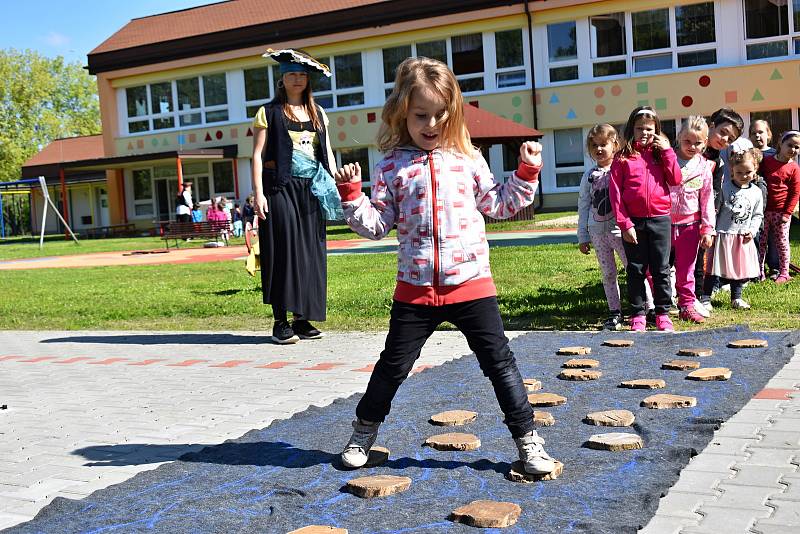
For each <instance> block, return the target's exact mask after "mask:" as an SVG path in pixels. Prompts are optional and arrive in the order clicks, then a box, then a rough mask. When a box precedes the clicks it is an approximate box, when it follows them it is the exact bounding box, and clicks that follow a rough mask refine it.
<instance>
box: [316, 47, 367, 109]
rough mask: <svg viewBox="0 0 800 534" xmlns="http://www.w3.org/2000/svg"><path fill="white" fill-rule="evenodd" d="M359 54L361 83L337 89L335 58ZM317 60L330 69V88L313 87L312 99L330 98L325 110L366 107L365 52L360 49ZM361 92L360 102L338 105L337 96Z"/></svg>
mask: <svg viewBox="0 0 800 534" xmlns="http://www.w3.org/2000/svg"><path fill="white" fill-rule="evenodd" d="M355 54H359V55H360V56H361V85H360V86H355V87H346V88H344V89H339V88H337V86H336V58H337V57H342V56H351V55H355ZM318 60H319V61H320V62H322V63H325V64H326V65H328V66H329V67H330V69H331V77H330V78H328V79H329V80H330V82H331V88H330V89H329V90H325V91H323V90H318V89H316V88H315V89H314V99H315V100H322V99H323V98H325V97H330V98H331V103H332V105H331V106H330V107H328V108H325V107H324V106H322V105H321V104H320V106H322V107H323V108H324V109H326V110H327V111H338V110H347V109H358V108H360V107H367V106H368V102H367V92H368V91H367V84H366V83H365V79H366V77H365V76H364V65H365V64H366V56H365V53H364V52H362V51H354V52H348V53H342V54H337V55H329V56H322V57H320V58H318ZM359 93H360V94H361V96H362V98H363V100H364V102H363V103H361V104H353V105H352V106H340V105H339V99H338V97H339V96H346V95H354V94H359Z"/></svg>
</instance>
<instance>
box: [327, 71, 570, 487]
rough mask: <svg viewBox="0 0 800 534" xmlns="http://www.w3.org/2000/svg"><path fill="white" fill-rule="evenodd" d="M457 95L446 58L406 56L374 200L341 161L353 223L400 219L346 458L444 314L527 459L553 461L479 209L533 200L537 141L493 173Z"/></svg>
mask: <svg viewBox="0 0 800 534" xmlns="http://www.w3.org/2000/svg"><path fill="white" fill-rule="evenodd" d="M463 105H464V104H463V98H462V96H461V91H460V90H459V87H458V83H457V81H456V79H455V76H454V75H453V73H452V72H451V71H450V70H449V69H448V68H447V66H446V65H445V64H443V63H441V62H439V61H436V60H432V59H427V58H409V59H407V60H405V61H404V62H403V63H401V64H400V66H399V67H398V69H397V77H396V79H395V86H394V90H393V92H392V94H391V95H390V96H389V98H388V99H387V101H386V105H385V106H384V108H383V113H382V119H383V124H382V125H381V129H380V132H379V134H378V148H380V149H381V151H383V152H384V153H386V154H387V156H386V157H385V158H384V159H383V161H381V162H380V163H379V164H378V165H377V166H376V168H375V174H374V187H373V188H372V199H371V200H370V199H368V198H367V197H366V196H365V195H364V194H363V193H362V192H361V169H360V167H359V166H358V164H355V165H353V164H350V165H347V166H345V167H344V168H342V169H339V170H338V171H337V172H336V181H337V183H338V186H339V193H340V195H341V197H342V207H343V209H344V212H345V219H346V220H347V223H348V224H349V225H350V227H351V228H352V229H353V230H355V232H356V233H358V234H359V235H361V236H364V237H367V238H370V239H381V238H382V237H384V236H385V235H386V234H387V233H388V232H389V230H391V229H392V228H393V227H394V225H395V224H396V225H397V237H398V240H399V242H400V244H399V254H398V269H397V286H396V289H395V293H394V301H393V304H392V310H391V318H390V322H389V333H388V335H387V337H386V346H385V349H384V350H383V352H381V355H380V359H379V361H378V363H377V364H376V365H375V369H374V370H373V371H372V376H371V377H370V381H369V385H368V386H367V391H366V393H365V394H364V396H363V397H362V399H361V401H360V402H359V403H358V407H357V408H356V416H357V419H356V420H355V421H354V422H353V428H354V431H353V434H352V436H351V438H350V440H349V441H348V443H347V445H346V446H345V449H344V451H343V452H342V455H341V458H342V463H343V464H344V465H345V466H347V467H361V466H363V465H364V464H365V463H366V461H367V458H368V455H369V450H370V447H372V445H373V444H374V442H375V439H376V437H377V435H378V427H379V426H380V424H381V422H383V421H384V420H385V418H386V416H387V415H388V414H389V409H390V406H391V402H392V399H393V398H394V396H395V394H396V392H397V389H398V388H399V387H400V384H401V383H402V382H403V381H404V380H405V379H406V377H407V376H408V373H409V372H410V370H411V368H412V366H413V365H414V361H415V360H416V359H417V358H418V357H419V354H420V350H421V349H422V346H423V345H424V344H425V341H426V340H427V339H428V337H430V335H431V334H432V333H433V331H434V330H435V329H436V327H437V326H439V325H440V324H441V323H443V322H445V321H447V322H450V323H452V324H454V325H455V326H456V327H457V328H458V329H459V330H461V332H462V333H463V334H464V335H465V336H466V338H467V341H468V342H469V345H470V347H471V348H472V349H473V350H474V351H475V354H476V355H477V357H478V362H479V363H480V367H481V370H482V371H483V373H484V375H486V376H487V377H488V378H489V379H490V380H491V381H492V385H493V386H494V390H495V394H496V395H497V400H498V402H499V404H500V408H501V409H502V411H503V413H504V415H505V422H506V425H507V426H508V428H509V430H510V431H511V435H512V437H513V438H514V441H515V442H516V445H517V448H518V450H519V455H520V460H522V462H523V464H524V466H525V470H526V471H528V472H529V473H549V472H550V471H552V470H553V468H554V461H553V459H552V458H550V456H548V455H547V453H546V452H545V451H544V449H543V448H542V444H543V443H544V440H543V439H541V438H540V437H539V436H538V435H537V433H536V431H535V430H534V429H533V410H532V408H531V406H530V404H529V402H528V399H527V392H526V389H525V386H524V384H523V382H522V376H521V375H520V372H519V370H518V368H517V364H516V361H515V359H514V355H513V353H512V352H511V350H510V349H509V347H508V339H507V338H506V337H505V333H504V331H503V321H502V319H501V317H500V310H499V308H498V304H497V296H496V295H497V291H496V289H495V286H494V282H493V281H492V275H491V271H490V269H489V245H488V243H487V241H486V229H485V226H484V221H483V217H482V216H481V214H484V215H488V216H490V217H493V218H499V219H502V218H506V217H510V216H512V215H514V214H515V213H516V212H518V211H519V210H520V209H522V208H524V207H525V206H527V205H529V204H531V203H532V202H533V197H534V194H535V192H536V185H537V180H538V177H539V169H540V168H541V166H542V158H541V145H539V144H538V143H534V142H527V143H524V144H523V145H522V147H521V148H520V159H521V163H520V164H519V168H518V169H517V172H516V173H514V175H513V176H512V177H511V178H510V179H509V180H508V182H507V183H505V184H502V185H501V184H499V183H497V182H496V181H495V179H494V177H493V176H492V173H491V172H490V171H489V167H488V165H487V164H486V161H485V160H484V159H483V156H481V153H480V152H479V151H478V150H476V149H475V148H474V147H473V146H472V144H471V141H470V137H469V133H468V132H467V129H466V126H465V123H464V111H463Z"/></svg>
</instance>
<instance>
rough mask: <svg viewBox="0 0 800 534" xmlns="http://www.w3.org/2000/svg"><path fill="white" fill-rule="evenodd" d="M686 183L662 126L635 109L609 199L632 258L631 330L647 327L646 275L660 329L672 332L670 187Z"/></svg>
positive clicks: (645, 108)
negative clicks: (651, 289) (649, 279)
mask: <svg viewBox="0 0 800 534" xmlns="http://www.w3.org/2000/svg"><path fill="white" fill-rule="evenodd" d="M680 183H681V169H680V167H679V166H678V159H677V157H676V156H675V151H674V150H672V147H671V146H670V144H669V139H667V137H666V136H665V135H663V134H662V133H661V121H660V120H659V119H658V115H656V112H655V111H654V110H653V109H652V108H651V107H649V106H641V107H637V108H636V109H634V110H633V111H632V112H631V114H630V116H629V117H628V122H627V123H626V124H625V144H624V145H623V147H622V150H620V151H619V153H618V154H617V156H616V157H615V158H614V163H612V165H611V182H610V184H609V197H610V199H611V208H612V210H613V211H614V215H615V217H616V219H617V225H619V228H620V230H621V231H622V239H623V240H624V242H625V243H624V246H625V255H626V256H627V258H628V267H627V273H628V298H629V301H630V304H631V309H632V316H631V330H633V331H634V332H644V331H645V328H646V318H645V316H646V311H645V307H644V302H645V295H646V293H645V284H646V283H647V281H646V279H645V274H646V273H647V272H648V270H649V272H650V274H651V276H652V278H653V304H654V305H655V314H656V328H658V329H659V330H661V331H665V332H672V331H673V330H674V328H673V326H672V320H671V319H670V318H669V308H670V306H671V304H672V288H671V287H670V276H669V271H670V268H669V251H670V245H671V230H672V221H671V219H670V207H671V201H670V192H669V186H677V185H680Z"/></svg>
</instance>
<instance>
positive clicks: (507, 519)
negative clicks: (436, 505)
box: [449, 501, 522, 528]
mask: <svg viewBox="0 0 800 534" xmlns="http://www.w3.org/2000/svg"><path fill="white" fill-rule="evenodd" d="M521 513H522V508H520V507H519V505H517V504H514V503H513V502H499V501H472V502H471V503H469V504H467V505H464V506H460V507H458V508H456V509H455V510H453V512H452V513H451V514H450V517H449V519H450V521H453V522H455V523H462V524H464V525H469V526H471V527H478V528H504V527H510V526H511V525H513V524H514V523H516V522H517V519H519V516H520V514H521Z"/></svg>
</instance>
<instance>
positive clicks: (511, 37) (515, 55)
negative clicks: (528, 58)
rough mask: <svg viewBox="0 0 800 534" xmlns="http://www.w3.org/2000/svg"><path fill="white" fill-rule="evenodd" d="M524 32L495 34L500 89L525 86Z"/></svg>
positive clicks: (497, 76) (497, 78)
mask: <svg viewBox="0 0 800 534" xmlns="http://www.w3.org/2000/svg"><path fill="white" fill-rule="evenodd" d="M523 43H524V40H523V38H522V30H506V31H502V32H496V33H495V34H494V53H495V65H496V67H497V70H496V72H495V84H496V86H497V88H498V89H502V88H504V87H515V86H517V85H525V82H526V81H527V76H526V73H525V52H524V48H523V46H524V44H523Z"/></svg>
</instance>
